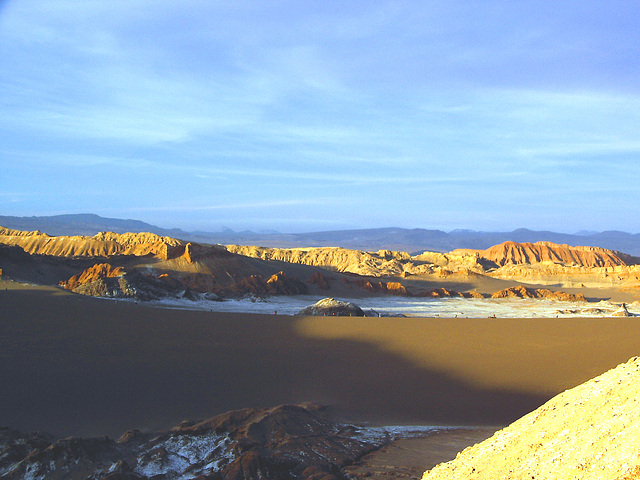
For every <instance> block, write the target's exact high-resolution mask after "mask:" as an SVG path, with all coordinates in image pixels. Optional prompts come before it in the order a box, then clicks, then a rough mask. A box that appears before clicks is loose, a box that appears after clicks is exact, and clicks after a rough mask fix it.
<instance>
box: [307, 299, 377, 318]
mask: <svg viewBox="0 0 640 480" xmlns="http://www.w3.org/2000/svg"><path fill="white" fill-rule="evenodd" d="M297 315H301V316H314V317H328V316H335V317H364V316H365V313H364V311H363V310H362V309H361V308H360V307H359V306H358V305H356V304H354V303H351V302H343V301H341V300H336V299H335V298H323V299H322V300H319V301H318V302H316V303H314V304H313V305H310V306H308V307H306V308H303V309H302V310H300V311H299V312H298V313H297Z"/></svg>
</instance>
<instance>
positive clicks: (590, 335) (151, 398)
mask: <svg viewBox="0 0 640 480" xmlns="http://www.w3.org/2000/svg"><path fill="white" fill-rule="evenodd" d="M3 285H4V286H5V288H6V287H10V288H13V285H12V284H9V283H7V282H4V283H3ZM0 305H1V306H2V317H1V321H0V328H1V331H2V335H0V385H3V388H4V392H3V395H2V396H0V424H4V425H10V426H12V427H15V428H19V429H22V430H27V431H28V430H45V431H47V430H49V431H51V432H52V433H54V434H56V435H66V434H82V435H92V434H95V435H98V434H110V435H113V436H116V435H119V434H120V433H122V431H124V430H125V429H128V428H133V427H138V428H142V429H154V428H159V427H168V426H171V425H173V424H176V423H178V422H179V421H180V420H182V419H184V418H205V417H209V416H212V415H215V414H217V413H222V412H225V411H228V410H233V409H237V408H243V407H269V406H273V405H279V404H283V403H299V402H303V401H314V402H318V403H323V404H330V405H333V406H334V407H335V411H336V414H337V415H340V416H342V417H345V418H348V419H350V420H354V421H371V422H376V423H387V424H390V423H391V424H393V423H404V424H407V423H414V424H416V423H417V424H485V425H505V424H507V423H509V422H511V421H513V420H515V419H517V418H519V417H520V416H522V415H524V414H525V413H527V412H529V411H531V410H533V409H535V408H536V407H538V406H539V405H541V404H542V403H543V402H544V401H546V400H548V399H549V398H550V397H551V396H553V395H555V394H556V393H558V392H560V391H562V390H564V389H566V388H569V387H573V386H575V385H578V384H579V383H582V382H584V381H585V380H587V379H589V378H591V377H593V376H595V375H596V374H599V373H601V372H603V371H605V370H607V369H608V368H611V367H612V366H614V365H616V364H618V363H620V362H621V361H624V360H625V359H627V358H629V357H630V356H632V355H634V354H635V353H636V352H637V341H636V339H637V338H638V335H639V334H640V323H639V322H637V320H635V319H633V318H607V319H602V318H600V319H549V320H541V319H476V320H473V319H455V320H454V319H450V320H447V319H397V318H387V319H385V318H369V319H355V318H344V319H343V318H304V317H302V318H297V317H287V316H278V315H247V314H220V313H214V312H196V311H180V310H164V309H157V308H151V307H148V306H144V305H136V304H131V303H122V302H115V301H110V300H100V299H95V298H89V297H84V296H78V295H73V294H68V293H66V292H63V291H60V290H58V289H53V288H35V287H34V288H31V289H22V290H7V291H5V290H4V288H3V289H1V290H0ZM560 362H562V365H563V368H558V364H559V363H560Z"/></svg>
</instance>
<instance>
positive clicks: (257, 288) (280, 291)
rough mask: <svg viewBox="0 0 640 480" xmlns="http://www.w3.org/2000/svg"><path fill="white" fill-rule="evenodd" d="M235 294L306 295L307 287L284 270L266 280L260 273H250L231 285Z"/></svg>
mask: <svg viewBox="0 0 640 480" xmlns="http://www.w3.org/2000/svg"><path fill="white" fill-rule="evenodd" d="M230 290H231V292H232V293H235V294H252V295H306V294H307V293H309V288H308V287H307V285H306V284H305V283H304V282H303V281H302V280H300V279H298V278H294V277H289V276H288V275H287V274H285V273H284V272H282V271H281V272H278V273H274V274H273V275H271V277H269V278H268V279H267V280H265V279H264V277H263V276H262V275H251V276H249V277H245V278H242V279H240V280H238V281H237V282H236V283H235V284H234V285H233V286H232V287H231V289H230Z"/></svg>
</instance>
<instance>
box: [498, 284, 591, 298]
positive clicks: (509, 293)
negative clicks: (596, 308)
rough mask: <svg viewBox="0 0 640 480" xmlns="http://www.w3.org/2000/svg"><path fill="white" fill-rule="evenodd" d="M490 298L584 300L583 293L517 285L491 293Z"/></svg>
mask: <svg viewBox="0 0 640 480" xmlns="http://www.w3.org/2000/svg"><path fill="white" fill-rule="evenodd" d="M491 298H538V299H545V300H561V301H563V302H586V301H587V299H586V298H585V296H584V294H582V293H578V294H574V293H566V292H554V291H552V290H548V289H546V288H530V287H525V286H522V285H519V286H517V287H509V288H505V289H504V290H500V291H499V292H495V293H493V294H492V295H491Z"/></svg>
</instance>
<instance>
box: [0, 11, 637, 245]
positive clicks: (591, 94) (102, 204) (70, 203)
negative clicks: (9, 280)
mask: <svg viewBox="0 0 640 480" xmlns="http://www.w3.org/2000/svg"><path fill="white" fill-rule="evenodd" d="M639 45H640V11H639V9H638V8H637V5H636V3H635V2H632V1H627V0H625V1H616V0H613V1H589V0H585V1H581V2H578V1H562V0H560V1H558V0H554V1H547V0H541V1H537V2H530V1H508V0H507V1H476V0H473V1H446V2H445V1H377V0H369V1H357V0H356V1H352V2H337V1H331V0H329V1H327V0H325V1H301V0H272V1H243V0H236V1H213V0H212V1H202V0H181V1H178V0H174V1H164V0H123V1H121V0H110V1H104V0H77V1H76V0H65V1H63V0H58V1H53V0H37V1H36V0H8V1H6V0H5V1H4V2H1V1H0V59H1V61H0V158H1V161H2V174H0V212H1V214H4V215H20V216H22V215H27V216H30V215H56V214H62V213H85V212H91V213H97V214H99V215H102V216H108V217H117V218H135V219H140V220H144V221H147V222H150V223H154V224H156V225H159V226H163V227H180V228H183V229H186V230H196V229H201V230H216V229H219V228H220V227H222V226H227V227H229V228H232V229H234V230H242V229H253V230H264V229H275V230H279V231H282V232H300V231H314V230H334V229H350V228H368V227H385V226H398V227H407V228H438V229H443V230H452V229H457V228H470V229H474V230H502V231H505V230H512V229H515V228H519V227H526V228H532V229H550V230H556V231H563V232H575V231H579V230H608V229H618V230H624V231H629V232H634V233H635V232H640V215H638V212H640V188H639V185H640V163H639V161H638V159H639V153H640V47H639Z"/></svg>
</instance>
